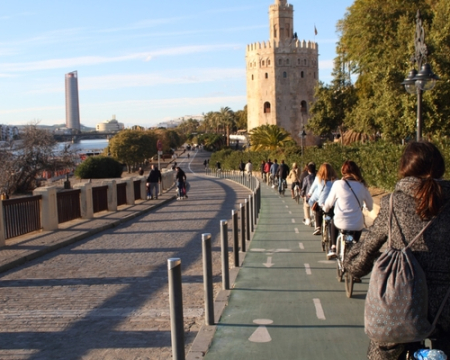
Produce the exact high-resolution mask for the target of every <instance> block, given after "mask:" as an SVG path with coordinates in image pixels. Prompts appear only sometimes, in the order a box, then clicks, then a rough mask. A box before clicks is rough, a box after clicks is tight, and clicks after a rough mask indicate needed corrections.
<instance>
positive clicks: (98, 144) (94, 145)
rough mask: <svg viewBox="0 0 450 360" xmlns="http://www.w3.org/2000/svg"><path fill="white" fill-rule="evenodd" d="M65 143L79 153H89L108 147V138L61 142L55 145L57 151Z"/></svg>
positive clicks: (61, 148) (62, 147)
mask: <svg viewBox="0 0 450 360" xmlns="http://www.w3.org/2000/svg"><path fill="white" fill-rule="evenodd" d="M65 145H70V148H69V149H70V150H72V151H75V152H77V153H82V154H83V153H87V152H102V151H103V149H105V148H106V147H108V140H107V139H91V140H80V141H79V142H77V143H74V144H72V143H71V142H60V143H58V144H57V145H56V147H55V152H58V151H61V150H63V149H64V146H65Z"/></svg>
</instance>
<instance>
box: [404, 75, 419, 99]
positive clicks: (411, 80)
mask: <svg viewBox="0 0 450 360" xmlns="http://www.w3.org/2000/svg"><path fill="white" fill-rule="evenodd" d="M416 76H417V70H416V69H412V70H411V71H410V72H409V74H408V77H407V78H406V79H405V80H404V81H403V82H402V85H405V89H406V91H407V92H408V93H409V94H411V95H413V94H415V93H416Z"/></svg>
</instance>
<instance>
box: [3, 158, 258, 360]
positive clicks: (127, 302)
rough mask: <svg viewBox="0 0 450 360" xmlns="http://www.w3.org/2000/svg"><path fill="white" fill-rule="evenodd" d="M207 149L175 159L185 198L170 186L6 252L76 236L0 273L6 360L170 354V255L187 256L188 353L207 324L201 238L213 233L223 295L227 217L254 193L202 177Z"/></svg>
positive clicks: (24, 240) (159, 356) (160, 356)
mask: <svg viewBox="0 0 450 360" xmlns="http://www.w3.org/2000/svg"><path fill="white" fill-rule="evenodd" d="M209 155H210V154H209V153H207V152H198V153H194V152H191V156H190V158H189V159H187V156H186V154H185V155H183V158H179V159H177V162H178V164H179V165H180V166H181V168H182V169H183V170H184V171H185V172H186V174H187V179H188V181H189V182H190V184H191V190H190V193H189V199H187V200H182V201H176V200H174V199H173V198H174V196H175V189H173V190H171V191H170V192H169V193H167V194H166V195H163V196H162V197H160V198H159V199H158V201H157V202H155V201H144V202H142V203H139V204H137V205H135V206H130V207H128V208H126V209H125V210H123V211H120V212H116V213H105V214H103V216H100V217H98V218H96V219H94V220H91V221H81V222H79V223H78V222H74V223H71V225H68V226H67V228H66V229H65V230H64V231H57V232H52V233H47V232H42V233H38V234H37V235H34V236H32V237H30V238H22V239H21V241H19V240H16V241H17V243H16V245H15V246H8V247H6V248H4V249H1V251H0V253H1V254H3V255H2V259H3V260H2V261H5V262H6V261H7V258H8V253H7V252H10V255H11V256H13V255H16V256H19V255H20V253H21V254H22V256H24V255H25V252H28V255H29V254H31V253H32V252H34V251H39V250H42V249H45V248H46V247H47V246H49V245H50V244H51V243H58V242H59V243H58V244H59V245H58V246H63V245H64V244H63V243H61V241H62V240H64V239H66V240H67V239H71V241H72V243H71V244H70V245H67V244H66V246H64V247H61V248H60V249H58V250H56V251H52V252H48V253H47V254H45V255H43V256H40V257H37V258H35V259H33V260H31V261H26V262H24V263H23V264H22V265H20V266H15V267H13V268H11V269H10V270H8V271H6V272H3V273H1V274H0V301H1V302H0V303H1V305H0V359H2V360H9V359H14V360H17V359H27V360H41V359H43V360H44V359H45V360H47V359H64V360H71V359H74V360H75V359H85V360H99V359H102V360H103V359H123V360H128V359H130V360H131V359H152V360H153V359H155V360H156V359H158V360H161V359H171V358H172V350H171V334H170V317H169V295H168V289H167V283H168V279H167V259H169V258H172V257H177V258H180V259H181V262H182V264H181V267H182V277H183V304H184V317H185V329H186V333H185V343H186V352H187V351H188V349H189V348H190V346H191V344H192V342H193V340H194V338H195V336H196V335H197V333H198V331H199V329H200V327H201V326H202V324H203V321H204V305H203V277H202V274H203V264H202V255H201V254H202V249H201V235H202V234H203V233H211V235H212V247H213V264H214V265H213V278H214V279H215V282H214V291H215V293H217V292H218V290H219V289H220V286H221V282H220V273H221V267H220V241H219V240H220V239H219V238H220V226H219V225H220V220H222V219H224V220H228V219H230V218H231V211H232V210H236V209H238V208H239V204H240V203H242V202H243V201H244V199H246V198H248V194H249V191H248V189H246V188H244V187H243V186H241V185H239V184H236V183H234V182H230V181H227V180H223V179H215V178H211V177H206V176H203V172H204V167H203V161H204V160H205V159H206V158H209ZM164 201H165V202H166V203H165V204H164V206H158V207H154V208H150V207H151V206H153V205H154V204H160V205H161V203H162V202H164ZM117 217H120V219H119V218H117ZM126 217H133V218H132V219H129V221H124V219H125V218H126ZM106 224H108V228H102V230H103V231H101V232H98V233H95V234H94V233H93V232H94V231H97V230H98V229H99V228H100V227H101V226H103V225H104V226H106ZM91 231H92V232H91ZM72 237H78V238H76V239H74V238H72ZM41 255H42V253H41ZM36 256H37V255H36ZM25 260H27V259H25Z"/></svg>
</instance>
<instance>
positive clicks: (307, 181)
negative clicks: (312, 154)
mask: <svg viewBox="0 0 450 360" xmlns="http://www.w3.org/2000/svg"><path fill="white" fill-rule="evenodd" d="M307 167H308V175H307V176H305V178H304V179H303V183H302V189H301V193H300V194H301V196H302V198H304V200H303V212H304V216H305V220H304V221H303V224H305V225H306V226H309V225H311V215H310V206H309V204H308V200H309V199H308V196H307V195H308V192H309V190H310V189H311V185H312V184H313V182H314V178H315V177H316V165H314V163H309V164H308V166H307Z"/></svg>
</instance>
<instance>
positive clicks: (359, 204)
mask: <svg viewBox="0 0 450 360" xmlns="http://www.w3.org/2000/svg"><path fill="white" fill-rule="evenodd" d="M342 180H344V181H345V183H346V184H347V185H348V187H349V188H350V190H351V191H352V193H353V195H355V198H356V201H357V202H358V206H359V208H360V209H361V211H362V206H361V203H360V202H359V199H358V197H357V196H356V194H355V192H354V191H353V189H352V187H351V186H350V184H349V183H348V181H347V180H346V179H342Z"/></svg>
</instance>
